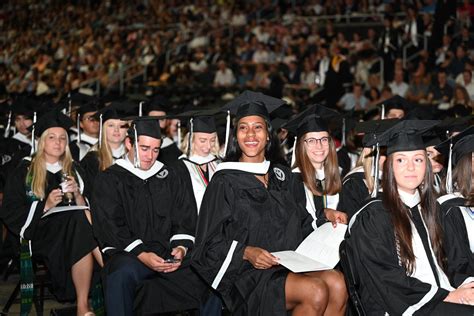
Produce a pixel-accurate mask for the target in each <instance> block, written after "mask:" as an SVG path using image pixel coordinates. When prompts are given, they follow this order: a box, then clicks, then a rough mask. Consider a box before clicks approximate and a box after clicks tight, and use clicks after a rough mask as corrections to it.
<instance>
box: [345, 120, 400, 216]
mask: <svg viewBox="0 0 474 316" xmlns="http://www.w3.org/2000/svg"><path fill="white" fill-rule="evenodd" d="M397 122H398V120H371V121H365V122H361V123H359V124H358V125H357V127H356V131H357V132H360V133H364V137H363V139H362V145H363V146H364V148H363V149H362V152H361V154H360V157H359V160H358V161H357V164H356V167H355V168H354V169H352V170H351V171H350V172H349V173H348V174H346V176H345V177H344V179H343V180H342V190H341V194H340V198H339V205H338V209H340V210H344V212H346V214H347V216H348V217H349V219H350V218H351V217H352V216H353V215H354V214H355V213H356V212H357V211H358V210H360V208H361V207H362V206H364V205H365V204H366V203H367V201H368V200H369V199H370V198H371V196H372V194H373V195H376V194H377V193H376V192H374V190H377V191H380V188H381V186H380V185H379V182H380V179H381V177H382V169H383V163H384V161H385V158H386V157H385V149H378V150H377V148H373V146H370V147H367V143H368V142H369V141H371V140H373V139H375V138H376V137H377V136H378V135H380V134H381V133H382V132H384V131H385V130H387V129H388V128H389V127H391V126H393V125H394V124H396V123H397ZM377 152H378V156H379V159H378V166H376V165H375V161H376V159H377V158H376V156H377ZM375 169H377V171H376V170H375ZM375 172H377V173H378V177H377V178H375V176H374V174H375ZM376 181H378V182H377V183H376Z"/></svg>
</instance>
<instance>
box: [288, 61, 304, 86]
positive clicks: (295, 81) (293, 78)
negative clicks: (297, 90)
mask: <svg viewBox="0 0 474 316" xmlns="http://www.w3.org/2000/svg"><path fill="white" fill-rule="evenodd" d="M285 77H286V81H287V82H288V84H292V85H299V84H300V82H301V81H300V79H301V78H300V77H301V72H300V70H299V69H298V64H297V63H296V62H294V61H293V62H291V63H290V64H289V65H288V72H287V73H286V74H285Z"/></svg>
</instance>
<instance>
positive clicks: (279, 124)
mask: <svg viewBox="0 0 474 316" xmlns="http://www.w3.org/2000/svg"><path fill="white" fill-rule="evenodd" d="M286 122H287V120H285V119H282V118H279V117H277V118H274V119H273V120H272V121H271V122H270V124H271V125H272V127H273V129H274V130H275V131H278V130H279V129H280V128H281V127H282V126H283V125H284V124H285V123H286Z"/></svg>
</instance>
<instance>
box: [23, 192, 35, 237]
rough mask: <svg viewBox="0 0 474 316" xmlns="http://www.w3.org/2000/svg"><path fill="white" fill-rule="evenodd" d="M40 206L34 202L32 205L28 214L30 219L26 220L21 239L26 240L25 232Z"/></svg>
mask: <svg viewBox="0 0 474 316" xmlns="http://www.w3.org/2000/svg"><path fill="white" fill-rule="evenodd" d="M37 205H38V201H34V202H33V203H31V207H30V211H29V212H28V217H27V218H26V222H25V225H23V227H22V228H21V230H20V237H21V238H23V239H25V231H26V229H27V228H28V226H30V224H31V221H32V220H33V216H34V215H35V211H36V206H37Z"/></svg>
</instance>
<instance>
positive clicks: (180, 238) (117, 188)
mask: <svg viewBox="0 0 474 316" xmlns="http://www.w3.org/2000/svg"><path fill="white" fill-rule="evenodd" d="M160 144H161V133H160V126H159V123H158V121H157V120H156V119H153V120H152V119H147V118H145V117H144V118H140V120H138V119H137V120H135V121H134V122H133V123H132V127H131V128H130V129H129V131H128V136H127V138H126V139H125V146H126V148H127V151H128V154H127V155H125V156H124V158H123V159H119V160H117V161H116V162H115V164H113V165H112V166H110V167H109V168H108V169H106V170H105V171H103V172H100V173H99V175H98V176H97V177H96V180H95V185H94V191H93V193H92V206H93V210H94V211H93V214H92V215H93V225H94V232H95V234H96V236H97V238H98V240H99V244H100V247H101V250H102V252H103V253H104V258H105V262H106V264H105V267H104V270H103V284H104V286H105V304H106V310H107V313H108V314H109V315H114V316H115V315H117V316H121V315H134V314H138V315H145V314H153V313H159V312H170V311H175V310H186V309H189V308H197V307H199V304H200V295H201V294H202V293H203V291H204V288H205V285H204V283H203V282H202V281H201V280H200V279H199V278H198V276H197V275H196V274H195V273H194V272H192V271H191V269H190V266H189V258H190V254H189V253H190V252H191V249H192V247H193V244H194V231H195V225H196V218H197V213H196V211H195V210H193V209H192V208H191V207H190V206H189V201H188V200H187V199H186V197H187V195H186V194H185V188H184V185H183V184H182V182H181V181H180V179H179V177H177V175H176V174H175V173H174V172H173V171H172V170H171V169H168V168H167V167H166V166H165V165H163V164H162V163H161V162H159V161H157V160H156V159H157V157H158V154H159V150H160ZM165 260H169V261H170V262H168V261H165Z"/></svg>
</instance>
